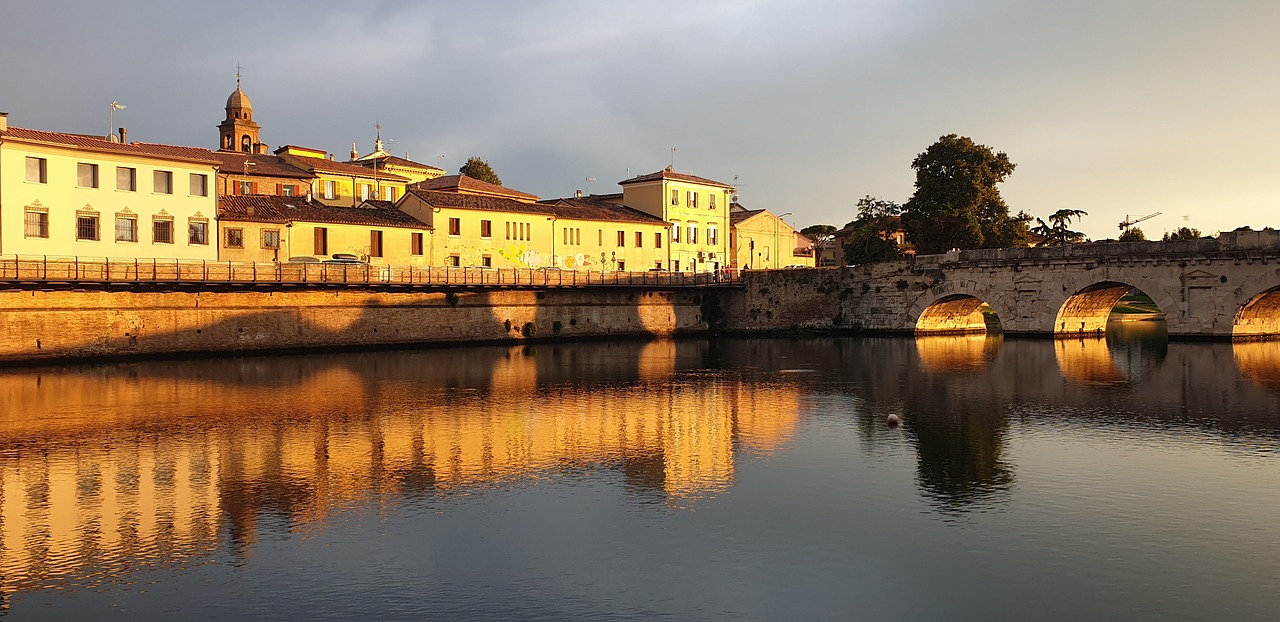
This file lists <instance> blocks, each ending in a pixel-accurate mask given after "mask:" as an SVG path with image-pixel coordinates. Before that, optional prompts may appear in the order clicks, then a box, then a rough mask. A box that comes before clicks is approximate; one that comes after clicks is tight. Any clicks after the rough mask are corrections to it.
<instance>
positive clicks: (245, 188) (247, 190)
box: [240, 181, 253, 194]
mask: <svg viewBox="0 0 1280 622" xmlns="http://www.w3.org/2000/svg"><path fill="white" fill-rule="evenodd" d="M240 194H253V182H251V181H242V182H240Z"/></svg>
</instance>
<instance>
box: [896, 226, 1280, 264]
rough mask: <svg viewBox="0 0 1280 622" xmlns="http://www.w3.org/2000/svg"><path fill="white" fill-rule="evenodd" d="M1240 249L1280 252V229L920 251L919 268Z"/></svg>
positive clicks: (1175, 254) (1121, 257) (1144, 257)
mask: <svg viewBox="0 0 1280 622" xmlns="http://www.w3.org/2000/svg"><path fill="white" fill-rule="evenodd" d="M1239 251H1264V252H1265V251H1270V252H1274V253H1280V231H1276V230H1264V231H1229V232H1226V233H1222V234H1219V236H1218V237H1217V238H1200V239H1198V240H1169V241H1153V242H1094V243H1089V244H1066V245H1062V246H1043V247H1040V248H985V249H976V250H963V251H950V252H946V253H942V254H938V255H919V256H917V257H916V258H915V264H916V267H917V269H925V270H928V269H936V268H937V267H940V266H941V265H942V264H952V263H1005V262H1016V261H1026V260H1031V261H1036V260H1041V261H1044V260H1064V261H1073V260H1074V261H1087V260H1106V259H1156V258H1169V257H1186V256H1195V255H1220V254H1230V253H1232V252H1239Z"/></svg>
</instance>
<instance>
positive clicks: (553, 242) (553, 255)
mask: <svg viewBox="0 0 1280 622" xmlns="http://www.w3.org/2000/svg"><path fill="white" fill-rule="evenodd" d="M547 220H550V221H551V267H553V268H554V267H555V266H556V216H555V214H552V215H550V216H548V217H547Z"/></svg>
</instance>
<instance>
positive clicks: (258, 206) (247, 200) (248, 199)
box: [218, 195, 431, 229]
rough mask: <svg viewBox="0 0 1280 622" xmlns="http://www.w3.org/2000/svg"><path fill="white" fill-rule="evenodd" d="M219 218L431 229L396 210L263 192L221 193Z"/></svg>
mask: <svg viewBox="0 0 1280 622" xmlns="http://www.w3.org/2000/svg"><path fill="white" fill-rule="evenodd" d="M218 218H219V219H220V220H229V221H248V222H274V223H285V222H294V221H303V222H318V223H329V224H339V225H368V226H373V227H406V228H412V229H430V228H431V227H429V226H427V224H426V223H424V222H422V221H420V220H418V219H417V218H414V217H413V216H410V215H409V214H406V213H404V212H402V211H400V210H398V209H394V208H392V209H387V208H377V207H329V206H326V205H321V204H320V203H309V202H307V200H306V198H305V197H279V196H266V195H245V196H220V197H218Z"/></svg>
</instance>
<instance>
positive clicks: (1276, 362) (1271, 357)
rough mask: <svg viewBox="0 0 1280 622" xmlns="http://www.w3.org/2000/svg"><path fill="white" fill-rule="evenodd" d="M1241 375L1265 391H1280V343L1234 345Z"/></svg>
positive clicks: (1245, 342)
mask: <svg viewBox="0 0 1280 622" xmlns="http://www.w3.org/2000/svg"><path fill="white" fill-rule="evenodd" d="M1232 352H1233V353H1234V355H1235V360H1236V367H1238V368H1239V369H1240V374H1241V375H1242V376H1244V377H1245V378H1248V379H1249V380H1250V381H1251V382H1253V383H1254V384H1256V385H1258V386H1259V387H1262V388H1264V389H1270V390H1272V391H1280V341H1242V342H1238V343H1236V344H1234V347H1233V348H1232Z"/></svg>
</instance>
